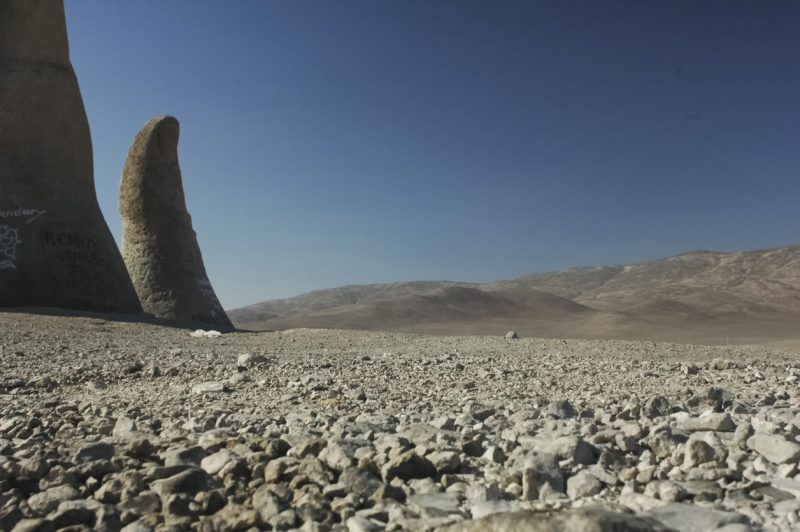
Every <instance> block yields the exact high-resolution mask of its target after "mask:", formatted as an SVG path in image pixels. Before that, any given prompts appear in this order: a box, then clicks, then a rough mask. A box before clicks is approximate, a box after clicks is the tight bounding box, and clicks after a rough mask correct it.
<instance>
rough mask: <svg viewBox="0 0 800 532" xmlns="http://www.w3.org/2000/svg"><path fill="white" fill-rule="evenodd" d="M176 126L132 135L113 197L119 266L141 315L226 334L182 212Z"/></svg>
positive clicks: (157, 122)
mask: <svg viewBox="0 0 800 532" xmlns="http://www.w3.org/2000/svg"><path fill="white" fill-rule="evenodd" d="M179 134H180V127H179V125H178V121H177V120H176V119H175V118H173V117H171V116H161V117H156V118H154V119H152V120H150V121H149V122H148V123H147V125H145V126H144V128H143V129H142V130H141V131H140V132H139V134H138V135H136V138H135V139H134V141H133V145H132V146H131V149H130V152H129V153H128V160H127V161H126V162H125V169H124V171H123V173H122V185H121V187H120V193H119V208H120V213H121V214H122V225H123V228H124V238H123V250H122V254H123V256H124V258H125V264H126V265H127V266H128V271H129V272H130V274H131V278H132V279H133V284H134V286H135V287H136V292H137V293H138V294H139V299H141V301H142V306H143V307H144V310H145V312H148V313H150V314H153V315H154V316H157V317H159V318H165V319H170V320H179V321H187V322H188V321H190V322H201V323H211V324H214V325H217V326H221V327H225V328H232V325H231V322H230V321H229V320H228V316H227V315H226V314H225V311H224V310H223V309H222V306H221V305H220V303H219V300H218V299H217V296H216V294H215V293H214V289H213V288H212V287H211V283H210V282H209V280H208V276H207V275H206V269H205V266H204V265H203V257H202V255H201V254H200V246H198V245H197V237H196V235H195V232H194V230H193V229H192V217H191V216H190V215H189V212H188V211H187V210H186V201H185V199H184V194H183V182H182V178H181V169H180V166H179V165H178V137H179Z"/></svg>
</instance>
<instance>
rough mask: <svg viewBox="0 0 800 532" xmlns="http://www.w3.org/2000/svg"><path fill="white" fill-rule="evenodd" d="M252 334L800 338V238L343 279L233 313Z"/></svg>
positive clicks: (709, 340) (697, 340) (727, 339)
mask: <svg viewBox="0 0 800 532" xmlns="http://www.w3.org/2000/svg"><path fill="white" fill-rule="evenodd" d="M228 315H229V316H230V318H231V320H233V322H234V324H235V325H236V326H237V327H239V328H242V329H251V330H282V329H290V328H301V327H311V328H326V329H367V330H391V331H403V332H417V333H429V334H472V335H497V334H504V333H505V332H506V331H508V330H512V329H513V330H515V331H517V333H518V334H521V335H527V336H539V337H549V338H587V339H588V338H618V339H635V340H653V341H679V342H691V343H716V344H719V343H731V344H736V343H755V342H759V343H760V342H777V341H787V340H795V339H798V338H800V245H794V246H785V247H780V248H774V249H768V250H758V251H747V252H734V253H722V252H712V251H694V252H690V253H684V254H681V255H677V256H674V257H668V258H665V259H659V260H653V261H648V262H641V263H636V264H629V265H621V266H600V267H579V268H571V269H568V270H565V271H559V272H548V273H532V274H527V275H523V276H520V277H517V278H514V279H507V280H501V281H496V282H491V283H461V282H450V281H418V282H404V283H388V284H370V285H358V286H343V287H339V288H330V289H323V290H315V291H312V292H308V293H305V294H302V295H299V296H297V297H293V298H290V299H276V300H271V301H264V302H262V303H257V304H255V305H250V306H247V307H243V308H239V309H234V310H230V311H228Z"/></svg>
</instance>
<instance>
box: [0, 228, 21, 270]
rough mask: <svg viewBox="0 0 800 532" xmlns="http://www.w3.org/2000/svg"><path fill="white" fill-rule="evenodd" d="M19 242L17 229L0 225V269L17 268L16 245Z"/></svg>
mask: <svg viewBox="0 0 800 532" xmlns="http://www.w3.org/2000/svg"><path fill="white" fill-rule="evenodd" d="M21 242H22V241H21V240H20V239H19V229H16V228H14V227H11V226H10V225H8V224H4V225H0V270H16V269H17V246H18V245H19V244H20V243H21Z"/></svg>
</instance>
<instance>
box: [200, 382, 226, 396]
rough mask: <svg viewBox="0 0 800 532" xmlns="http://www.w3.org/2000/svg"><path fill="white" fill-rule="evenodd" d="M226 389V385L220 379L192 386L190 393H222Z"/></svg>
mask: <svg viewBox="0 0 800 532" xmlns="http://www.w3.org/2000/svg"><path fill="white" fill-rule="evenodd" d="M227 391H228V387H227V386H226V385H225V383H224V382H220V381H206V382H201V383H199V384H195V385H194V386H192V393H194V394H198V395H199V394H202V393H224V392H227Z"/></svg>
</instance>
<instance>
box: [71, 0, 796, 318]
mask: <svg viewBox="0 0 800 532" xmlns="http://www.w3.org/2000/svg"><path fill="white" fill-rule="evenodd" d="M66 9H67V23H68V26H69V34H70V44H71V52H72V62H73V64H74V66H75V70H76V71H77V74H78V79H79V81H80V84H81V90H82V92H83V98H84V101H85V103H86V108H87V112H88V115H89V122H90V125H91V128H92V136H93V141H94V153H95V180H96V183H97V192H98V197H99V200H100V204H101V207H102V209H103V212H104V213H105V216H106V219H107V220H108V223H109V225H110V227H111V229H112V231H113V232H114V235H115V236H116V237H117V239H118V241H119V239H120V235H121V226H120V222H119V214H118V207H117V193H118V187H119V181H120V175H121V172H122V166H123V164H124V161H125V157H126V155H127V151H128V148H129V146H130V143H131V141H132V139H133V137H134V135H135V134H136V132H137V131H138V130H139V129H140V128H141V127H142V126H143V125H144V124H145V123H146V122H147V121H148V120H149V119H150V118H151V117H153V116H156V115H160V114H172V115H175V116H176V117H178V119H179V120H180V122H181V143H180V160H181V168H182V171H183V179H184V188H185V190H186V195H187V204H188V207H189V211H190V212H191V214H192V218H193V221H194V228H195V230H196V232H197V234H198V240H199V242H200V245H201V248H202V251H203V256H204V259H205V264H206V268H207V269H208V273H209V277H210V278H211V280H212V282H213V284H214V287H215V289H216V291H217V294H218V296H219V297H220V299H221V300H222V303H223V305H224V306H225V307H226V308H234V307H238V306H242V305H245V304H249V303H255V302H258V301H262V300H265V299H272V298H276V297H287V296H292V295H296V294H298V293H300V292H304V291H308V290H312V289H315V288H326V287H333V286H339V285H344V284H361V283H370V282H391V281H403V280H422V279H426V280H440V279H448V280H463V281H485V280H495V279H501V278H508V277H513V276H516V275H519V274H522V273H527V272H532V271H548V270H557V269H563V268H567V267H570V266H577V265H602V264H618V263H627V262H633V261H640V260H647V259H652V258H659V257H662V256H667V255H672V254H676V253H680V252H683V251H689V250H693V249H713V250H739V249H754V248H765V247H772V246H778V245H783V244H789V243H797V242H800V216H799V215H798V214H799V213H798V210H799V209H800V105H798V104H799V103H800V30H798V21H800V2H795V1H780V0H775V1H770V2H764V1H760V0H753V1H751V2H737V1H734V0H724V1H717V2H709V1H699V0H698V1H688V0H683V1H680V0H674V1H669V2H667V1H664V2H658V1H625V2H616V1H597V0H590V1H585V2H571V1H562V0H558V1H556V0H553V1H548V2H536V1H530V2H528V1H526V2H513V1H489V0H486V1H481V2H471V1H443V0H427V1H421V0H420V1H400V0H397V1H391V2H390V1H377V0H363V1H347V0H337V1H329V0H323V1H313V2H312V1H305V0H300V1H294V0H293V1H288V0H286V1H255V0H236V1H228V2H221V1H216V0H214V1H206V0H170V1H168V2H165V1H161V0H158V1H157V0H142V1H136V2H131V1H120V0H109V1H103V2H91V1H88V0H67V1H66Z"/></svg>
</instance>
